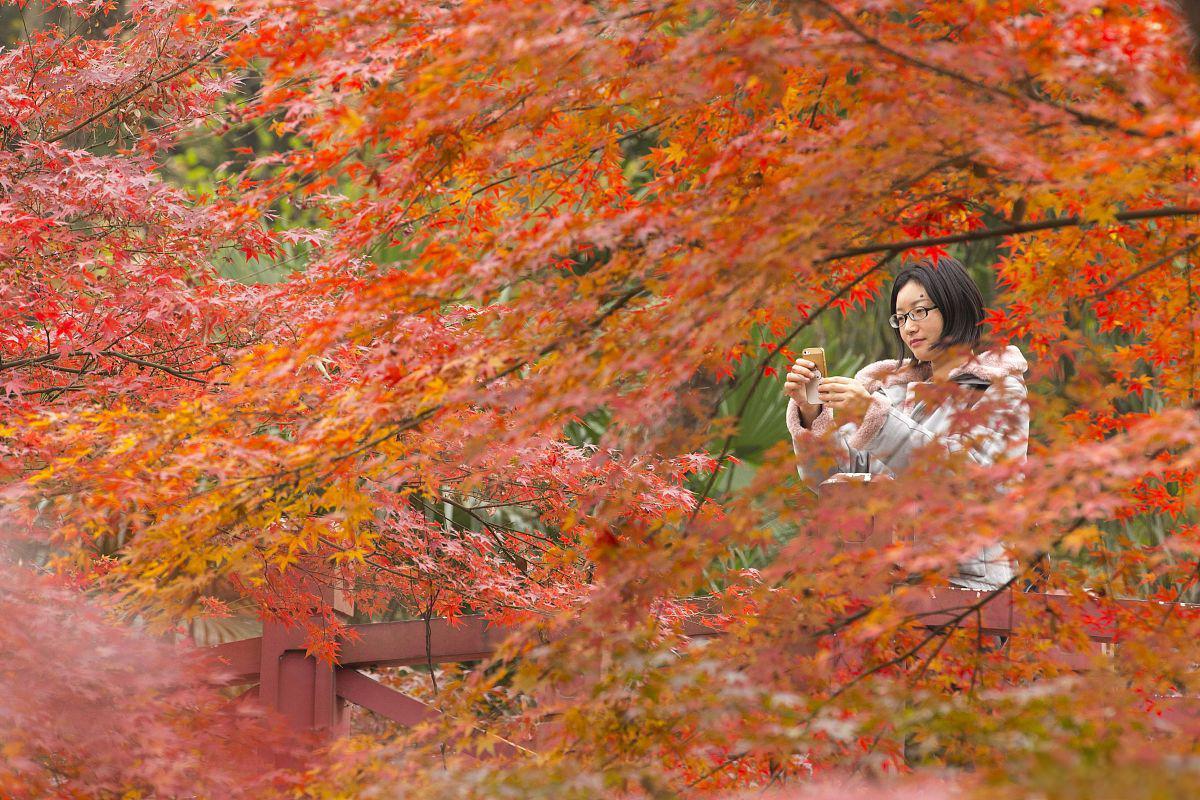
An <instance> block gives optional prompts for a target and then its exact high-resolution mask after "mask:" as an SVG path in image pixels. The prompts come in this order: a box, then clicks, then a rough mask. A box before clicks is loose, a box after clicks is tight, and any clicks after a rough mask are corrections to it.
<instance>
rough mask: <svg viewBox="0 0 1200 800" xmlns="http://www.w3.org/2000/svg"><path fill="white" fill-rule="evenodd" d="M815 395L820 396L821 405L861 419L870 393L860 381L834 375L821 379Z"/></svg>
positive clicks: (868, 401) (869, 399) (869, 398)
mask: <svg viewBox="0 0 1200 800" xmlns="http://www.w3.org/2000/svg"><path fill="white" fill-rule="evenodd" d="M817 394H819V395H820V396H821V402H822V403H828V404H829V405H831V406H833V408H834V409H835V410H837V411H844V412H846V413H847V414H850V415H852V416H853V417H854V418H855V419H862V415H863V414H865V413H866V411H867V406H868V405H869V404H870V402H871V393H870V392H868V391H867V387H865V386H863V385H862V381H859V380H856V379H854V378H841V377H838V376H836V375H835V376H832V377H829V378H822V379H821V383H820V384H819V385H818V386H817Z"/></svg>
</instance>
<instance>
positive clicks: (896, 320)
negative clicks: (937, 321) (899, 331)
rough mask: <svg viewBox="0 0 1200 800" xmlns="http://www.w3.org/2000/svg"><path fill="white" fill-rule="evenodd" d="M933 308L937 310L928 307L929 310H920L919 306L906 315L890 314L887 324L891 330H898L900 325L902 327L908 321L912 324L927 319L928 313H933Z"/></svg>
mask: <svg viewBox="0 0 1200 800" xmlns="http://www.w3.org/2000/svg"><path fill="white" fill-rule="evenodd" d="M935 308H937V306H930V307H929V308H922V307H921V306H917V307H916V308H914V309H913V310H912V311H910V312H908V313H907V314H892V315H891V316H890V317H888V324H889V325H891V326H892V327H893V328H899V327H900V326H901V325H903V324H904V323H905V322H907V321H908V320H910V319H911V320H912V321H913V322H920V321H921V320H923V319H925V318H926V317H928V316H929V312H930V311H933V310H934V309H935Z"/></svg>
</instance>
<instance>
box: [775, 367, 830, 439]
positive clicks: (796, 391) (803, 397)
mask: <svg viewBox="0 0 1200 800" xmlns="http://www.w3.org/2000/svg"><path fill="white" fill-rule="evenodd" d="M820 374H821V373H819V372H818V371H817V365H816V364H815V363H813V362H812V361H809V360H808V359H806V358H797V359H796V363H794V364H792V366H791V367H790V368H789V369H788V374H787V378H786V379H785V380H784V382H783V393H784V394H786V395H787V396H788V397H790V398H792V400H794V401H796V405H797V406H799V407H800V418H801V419H802V420H803V421H804V424H805V425H806V426H807V425H809V424H811V423H812V421H813V419H815V418H816V416H817V415H818V414H820V413H821V404H820V403H809V402H808V397H807V394H808V392H807V391H806V390H805V385H806V384H807V383H808V382H809V381H811V380H812V379H813V378H816V377H819V376H820Z"/></svg>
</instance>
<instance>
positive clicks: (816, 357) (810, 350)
mask: <svg viewBox="0 0 1200 800" xmlns="http://www.w3.org/2000/svg"><path fill="white" fill-rule="evenodd" d="M800 357H801V358H806V359H808V360H809V361H811V362H813V363H814V364H816V365H817V372H819V373H821V376H820V377H821V378H824V377H826V376H828V375H829V369H828V368H827V367H826V366H825V348H824V347H806V348H804V349H803V350H801V351H800ZM818 380H819V378H813V379H812V380H811V381H809V382H808V383H806V384H805V385H804V393H805V397H804V399H805V400H807V401H808V403H809V405H814V406H815V405H818V404H819V403H820V402H821V398H820V396H819V395H818V394H817V382H818Z"/></svg>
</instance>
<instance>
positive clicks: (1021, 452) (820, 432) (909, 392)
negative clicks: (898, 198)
mask: <svg viewBox="0 0 1200 800" xmlns="http://www.w3.org/2000/svg"><path fill="white" fill-rule="evenodd" d="M891 309H892V315H891V317H890V318H889V322H890V323H891V326H892V328H893V329H894V330H895V333H896V338H897V340H898V344H899V345H900V358H898V359H897V360H895V361H891V360H888V361H878V362H876V363H874V364H870V365H868V366H866V367H864V368H863V369H861V370H859V372H858V374H857V375H855V376H854V377H853V378H845V377H838V376H820V384H819V390H818V394H819V396H820V399H821V402H820V403H818V404H809V403H808V402H806V397H805V388H804V387H805V384H806V383H807V382H808V381H809V380H811V379H812V378H814V377H817V376H818V373H817V372H816V369H815V367H816V365H815V364H814V363H813V362H811V361H808V360H807V359H803V358H801V359H798V360H797V361H796V363H795V364H793V365H792V368H791V370H790V371H789V372H788V374H787V380H786V382H785V383H784V392H785V394H787V395H788V397H789V398H790V402H789V403H788V410H787V424H788V429H789V430H790V431H791V434H792V445H793V447H794V448H795V451H796V456H797V458H798V459H799V461H800V465H799V467H798V469H799V472H800V476H801V478H806V479H808V478H811V477H818V480H819V479H821V478H823V477H824V475H819V474H818V471H817V470H816V469H815V468H814V467H815V458H814V456H815V453H814V451H815V450H816V449H817V448H815V447H814V445H815V441H814V437H821V436H828V435H831V434H832V435H834V436H836V437H837V439H838V441H839V442H840V444H841V446H840V447H839V448H838V452H839V462H840V463H839V464H838V467H839V469H840V471H843V472H863V471H870V472H872V473H883V474H888V475H898V474H900V473H902V472H903V471H904V470H905V469H906V468H907V467H908V466H909V464H910V462H911V460H912V458H913V455H914V453H915V452H916V451H917V450H918V448H920V447H923V446H925V445H929V444H931V443H936V444H937V445H939V446H941V447H943V448H945V450H947V451H949V452H952V453H958V454H960V455H961V456H965V457H967V458H970V459H971V460H972V461H975V462H976V463H979V464H983V465H990V464H993V463H995V462H996V461H998V460H1001V459H1006V460H1008V459H1016V460H1024V458H1025V452H1026V448H1027V445H1028V437H1029V406H1028V403H1027V402H1026V394H1025V379H1024V373H1025V370H1026V368H1027V367H1028V365H1027V364H1026V362H1025V358H1024V356H1022V355H1021V351H1020V350H1019V349H1017V348H1016V347H1012V346H1009V347H1006V348H1004V349H1002V350H988V351H985V352H982V353H978V354H977V353H976V352H975V348H976V347H977V346H978V344H979V338H980V325H981V324H982V322H983V317H984V312H983V298H982V297H981V296H980V294H979V288H978V287H977V286H976V285H975V283H974V281H972V280H971V277H970V275H968V274H967V271H966V270H965V269H963V266H962V264H961V263H960V262H959V261H957V260H956V259H953V258H945V257H942V258H938V259H937V260H936V261H934V260H929V259H925V260H922V261H920V262H917V263H914V264H910V265H907V266H906V267H904V268H903V269H902V270H901V271H900V273H899V274H898V275H897V276H896V281H895V283H894V284H893V285H892V298H891ZM906 354H907V355H906ZM935 376H936V377H937V382H938V383H941V382H943V381H947V382H953V383H951V384H949V386H947V387H946V388H953V389H954V391H948V392H941V393H933V394H931V393H929V392H928V389H929V388H931V385H932V384H934V383H935ZM922 394H925V395H927V398H934V399H932V400H929V399H926V400H923V399H922V398H921V395H922ZM966 408H976V409H978V415H972V417H975V416H978V417H980V419H977V420H976V419H973V420H972V422H973V424H972V426H971V427H970V429H969V430H963V427H964V425H962V424H957V425H956V424H955V420H954V416H955V413H956V412H959V411H960V410H962V409H966ZM835 420H836V421H835ZM1012 577H1013V570H1012V563H1011V562H1010V561H1009V560H1008V559H1007V558H1006V556H1005V554H1004V548H1003V546H1002V545H1000V544H995V545H992V546H990V547H987V548H986V549H984V550H983V551H982V552H981V553H979V554H978V555H977V556H976V557H975V558H973V559H971V560H969V561H968V562H966V563H964V564H960V565H959V573H958V574H957V575H955V576H954V577H953V578H951V583H953V584H954V585H956V586H961V587H964V588H969V589H980V590H987V589H994V588H998V587H1000V586H1003V585H1005V584H1006V583H1008V582H1009V581H1010V580H1011V579H1012Z"/></svg>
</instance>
